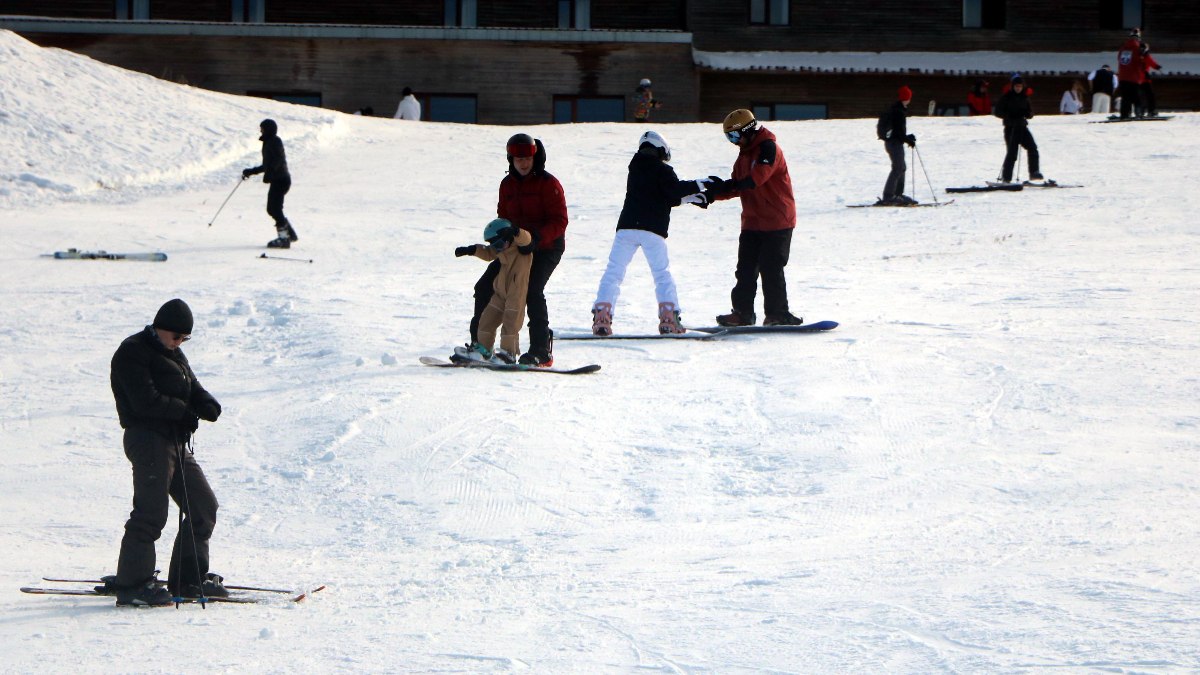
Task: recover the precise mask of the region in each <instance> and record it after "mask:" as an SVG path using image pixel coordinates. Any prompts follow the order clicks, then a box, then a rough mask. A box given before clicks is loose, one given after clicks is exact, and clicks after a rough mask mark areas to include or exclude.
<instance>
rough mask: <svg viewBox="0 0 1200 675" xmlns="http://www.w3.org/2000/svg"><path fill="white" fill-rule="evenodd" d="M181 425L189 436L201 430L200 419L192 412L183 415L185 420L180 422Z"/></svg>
mask: <svg viewBox="0 0 1200 675" xmlns="http://www.w3.org/2000/svg"><path fill="white" fill-rule="evenodd" d="M179 424H180V426H182V427H183V428H184V429H185V430H187V432H188V433H189V434H191V433H195V432H196V429H199V428H200V418H199V417H196V416H195V415H193V414H192V413H191V412H187V413H185V414H184V415H183V419H182V420H180V421H179Z"/></svg>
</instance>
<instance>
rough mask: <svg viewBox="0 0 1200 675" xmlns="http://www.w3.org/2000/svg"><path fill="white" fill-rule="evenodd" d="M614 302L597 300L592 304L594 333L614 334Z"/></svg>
mask: <svg viewBox="0 0 1200 675" xmlns="http://www.w3.org/2000/svg"><path fill="white" fill-rule="evenodd" d="M612 318H613V317H612V303H611V302H597V303H596V304H595V305H593V306H592V335H602V336H609V335H612Z"/></svg>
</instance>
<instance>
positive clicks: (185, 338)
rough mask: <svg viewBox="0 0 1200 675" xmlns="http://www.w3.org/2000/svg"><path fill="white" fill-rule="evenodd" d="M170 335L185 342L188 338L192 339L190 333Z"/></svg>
mask: <svg viewBox="0 0 1200 675" xmlns="http://www.w3.org/2000/svg"><path fill="white" fill-rule="evenodd" d="M171 337H173V338H175V339H176V340H178V341H180V342H187V341H188V340H191V339H192V336H191V335H184V334H183V333H171Z"/></svg>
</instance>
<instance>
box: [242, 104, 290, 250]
mask: <svg viewBox="0 0 1200 675" xmlns="http://www.w3.org/2000/svg"><path fill="white" fill-rule="evenodd" d="M258 129H259V131H261V132H262V135H261V136H260V137H259V139H258V140H260V141H262V164H259V165H258V166H255V167H251V168H249V169H242V180H245V179H247V178H249V177H250V176H253V175H255V174H260V173H261V174H262V175H263V182H264V183H267V184H268V185H270V186H271V187H270V189H268V190H267V214H268V215H270V216H271V218H273V219H275V234H276V237H275V238H274V239H272V240H271V241H269V242H267V248H291V247H292V242H293V241H296V240H297V239H299V237H297V236H296V230H295V229H293V228H292V224H291V223H289V222H288V219H287V218H286V217H284V215H283V197H284V195H286V194H287V193H288V190H290V189H291V188H292V175H291V174H290V173H288V165H287V154H286V153H285V152H284V150H283V140H282V139H280V138H279V125H278V124H276V123H275V120H270V119H267V120H263V121H262V122H260V123H259V125H258Z"/></svg>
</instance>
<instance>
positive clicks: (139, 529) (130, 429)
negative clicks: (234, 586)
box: [105, 298, 229, 605]
mask: <svg viewBox="0 0 1200 675" xmlns="http://www.w3.org/2000/svg"><path fill="white" fill-rule="evenodd" d="M192 323H193V322H192V311H191V309H190V308H189V307H188V306H187V303H185V302H184V301H183V300H180V299H178V298H176V299H174V300H171V301H169V302H167V303H165V304H163V306H162V307H161V308H159V310H158V313H157V314H156V315H155V317H154V323H152V324H151V325H149V326H146V327H145V328H144V329H143V330H141V331H140V332H138V333H135V334H133V335H131V336H129V337H128V338H126V339H125V340H124V341H123V342H122V343H121V346H120V347H118V348H117V351H116V353H115V354H113V358H112V370H111V376H110V382H111V386H112V392H113V398H114V399H115V401H116V406H117V416H118V418H119V419H120V422H121V427H122V428H123V429H124V430H125V438H124V445H125V456H126V457H127V458H128V459H129V463H130V464H131V465H132V468H133V511H131V512H130V514H129V520H128V521H127V522H126V523H125V536H124V537H123V538H122V539H121V554H120V558H119V559H118V562H117V574H116V576H115V577H106V578H105V581H106V585H107V586H108V590H109V591H111V592H113V593H115V595H116V596H117V604H118V605H166V604H171V601H172V596H182V597H214V596H227V595H229V593H228V591H226V590H225V588H224V586H223V585H222V584H221V577H220V576H218V575H214V574H209V572H208V565H209V556H208V540H209V537H211V536H212V532H213V527H214V526H215V525H216V522H217V498H216V496H215V495H214V494H213V491H212V488H211V487H209V485H208V480H207V479H206V478H205V477H204V472H203V471H202V470H201V469H200V465H199V464H197V463H196V458H195V457H194V456H193V455H192V451H191V447H190V446H191V437H192V434H193V433H194V432H195V431H196V428H197V426H198V425H199V420H201V419H203V420H206V421H208V422H216V421H217V418H218V417H220V415H221V405H220V404H219V403H217V400H216V399H215V398H213V396H212V394H210V393H208V391H206V390H205V389H204V387H202V386H201V385H200V381H199V380H197V379H196V375H195V373H193V372H192V369H191V366H190V365H188V360H187V357H186V356H184V354H183V351H182V350H180V348H179V347H180V345H182V344H183V343H184V342H186V341H187V340H188V339H190V337H191V332H192ZM171 500H174V501H175V503H176V504H178V505H179V509H180V511H181V515H182V520H183V522H182V526H181V527H180V529H179V532H178V534H177V535H176V537H175V545H174V547H173V549H172V553H171V567H170V569H169V571H168V581H167V588H163V587H162V585H161V583H160V582H159V581H158V580H157V579H156V578H155V575H154V572H155V553H154V543H155V542H156V541H158V538H159V536H160V535H161V534H162V530H163V528H164V527H165V526H166V524H167V516H168V508H169V506H170V501H171Z"/></svg>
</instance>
